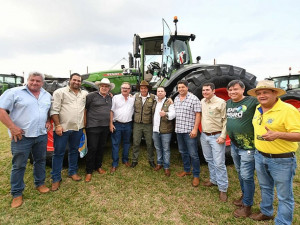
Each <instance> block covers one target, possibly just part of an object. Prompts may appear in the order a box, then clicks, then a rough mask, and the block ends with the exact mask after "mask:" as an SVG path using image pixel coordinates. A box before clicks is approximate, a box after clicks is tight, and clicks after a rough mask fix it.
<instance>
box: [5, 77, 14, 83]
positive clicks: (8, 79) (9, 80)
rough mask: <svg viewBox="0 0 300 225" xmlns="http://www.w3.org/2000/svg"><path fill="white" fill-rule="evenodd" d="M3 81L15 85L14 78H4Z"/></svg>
mask: <svg viewBox="0 0 300 225" xmlns="http://www.w3.org/2000/svg"><path fill="white" fill-rule="evenodd" d="M4 80H5V82H6V83H11V84H14V83H15V78H14V77H5V78H4Z"/></svg>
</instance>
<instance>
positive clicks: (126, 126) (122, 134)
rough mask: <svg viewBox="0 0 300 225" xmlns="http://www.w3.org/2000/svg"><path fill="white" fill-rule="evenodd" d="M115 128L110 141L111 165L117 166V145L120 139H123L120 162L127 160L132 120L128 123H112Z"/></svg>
mask: <svg viewBox="0 0 300 225" xmlns="http://www.w3.org/2000/svg"><path fill="white" fill-rule="evenodd" d="M114 126H115V128H116V129H115V130H114V132H113V133H112V134H111V143H112V159H113V162H112V167H118V165H119V147H120V143H121V140H123V153H122V163H126V162H128V160H129V159H128V155H129V148H130V137H131V133H132V122H129V123H119V122H115V123H114Z"/></svg>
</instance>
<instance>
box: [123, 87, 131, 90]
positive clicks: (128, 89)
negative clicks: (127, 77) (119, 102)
mask: <svg viewBox="0 0 300 225" xmlns="http://www.w3.org/2000/svg"><path fill="white" fill-rule="evenodd" d="M121 88H122V89H124V90H129V89H130V88H126V87H121Z"/></svg>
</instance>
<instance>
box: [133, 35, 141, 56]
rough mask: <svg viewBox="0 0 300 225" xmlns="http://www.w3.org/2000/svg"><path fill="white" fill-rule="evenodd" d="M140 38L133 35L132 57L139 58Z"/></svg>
mask: <svg viewBox="0 0 300 225" xmlns="http://www.w3.org/2000/svg"><path fill="white" fill-rule="evenodd" d="M140 40H141V38H140V36H139V35H137V34H134V37H133V56H134V57H135V58H140V57H141V55H140Z"/></svg>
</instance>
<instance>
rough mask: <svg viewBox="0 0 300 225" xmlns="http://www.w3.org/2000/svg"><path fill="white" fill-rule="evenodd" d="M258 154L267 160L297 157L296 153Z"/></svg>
mask: <svg viewBox="0 0 300 225" xmlns="http://www.w3.org/2000/svg"><path fill="white" fill-rule="evenodd" d="M257 151H258V150H257ZM258 152H259V153H260V154H262V155H263V156H265V157H267V158H294V157H295V152H287V153H281V154H270V153H264V152H261V151H258Z"/></svg>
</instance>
